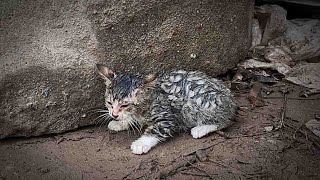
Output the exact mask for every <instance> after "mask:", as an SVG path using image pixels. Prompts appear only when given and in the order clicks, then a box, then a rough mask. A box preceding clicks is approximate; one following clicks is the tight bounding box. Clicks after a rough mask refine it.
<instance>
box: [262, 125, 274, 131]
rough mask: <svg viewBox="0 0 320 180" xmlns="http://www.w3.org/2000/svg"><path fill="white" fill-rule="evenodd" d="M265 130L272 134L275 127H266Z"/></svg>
mask: <svg viewBox="0 0 320 180" xmlns="http://www.w3.org/2000/svg"><path fill="white" fill-rule="evenodd" d="M264 130H265V131H266V132H271V131H272V130H273V126H266V127H264Z"/></svg>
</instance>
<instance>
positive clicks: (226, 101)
mask: <svg viewBox="0 0 320 180" xmlns="http://www.w3.org/2000/svg"><path fill="white" fill-rule="evenodd" d="M97 68H98V72H99V74H100V75H101V76H102V77H103V78H104V79H105V82H106V86H107V88H106V93H105V105H106V107H107V108H108V110H109V115H110V116H111V117H112V118H113V120H112V121H111V122H110V123H109V124H108V128H109V129H110V130H114V131H122V130H126V129H129V127H130V126H131V127H135V128H137V126H138V127H146V129H145V131H144V133H143V134H142V136H141V137H140V138H139V139H138V140H136V141H134V142H133V143H132V144H131V150H132V152H133V153H134V154H143V153H147V152H148V151H149V150H150V149H151V148H152V147H154V146H155V145H157V144H158V143H159V142H163V141H165V140H166V139H168V138H170V137H172V136H173V135H174V134H175V133H178V132H181V131H189V130H191V135H192V137H193V138H201V137H203V136H205V135H207V134H208V133H210V132H214V131H218V130H221V129H223V128H226V127H227V126H229V125H230V124H231V123H232V120H233V118H234V116H235V113H236V110H237V106H236V104H235V102H234V99H233V96H232V94H231V92H230V90H229V89H228V88H227V87H226V86H224V85H223V83H222V82H221V81H219V80H217V79H214V78H210V77H208V76H207V75H205V74H204V73H202V72H199V71H191V72H187V71H183V70H179V71H172V72H169V73H163V74H161V75H159V76H156V75H148V76H145V77H144V76H141V75H127V74H116V73H114V72H113V71H112V70H110V69H109V68H107V67H106V66H104V65H102V64H97Z"/></svg>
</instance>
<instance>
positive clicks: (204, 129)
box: [191, 125, 218, 139]
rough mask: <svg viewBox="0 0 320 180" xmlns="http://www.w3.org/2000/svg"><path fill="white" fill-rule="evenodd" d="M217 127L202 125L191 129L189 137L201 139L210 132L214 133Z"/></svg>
mask: <svg viewBox="0 0 320 180" xmlns="http://www.w3.org/2000/svg"><path fill="white" fill-rule="evenodd" d="M217 129H218V126H216V125H202V126H196V127H194V128H192V129H191V135H192V137H193V138H196V139H198V138H202V137H203V136H205V135H207V134H208V133H210V132H213V131H216V130H217Z"/></svg>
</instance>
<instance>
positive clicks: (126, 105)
mask: <svg viewBox="0 0 320 180" xmlns="http://www.w3.org/2000/svg"><path fill="white" fill-rule="evenodd" d="M129 105H130V104H122V105H121V107H122V108H126V107H128V106H129Z"/></svg>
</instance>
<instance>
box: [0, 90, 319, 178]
mask: <svg viewBox="0 0 320 180" xmlns="http://www.w3.org/2000/svg"><path fill="white" fill-rule="evenodd" d="M265 89H268V91H271V90H273V93H271V94H270V95H268V96H265V98H264V100H265V104H264V106H262V107H255V108H252V107H251V105H250V104H249V102H248V101H247V95H248V94H247V93H245V92H241V93H236V96H237V99H238V101H239V105H240V107H241V110H240V111H239V116H238V118H237V123H235V124H234V125H233V126H232V127H230V128H228V129H227V130H226V131H225V134H227V135H228V136H229V137H230V138H228V139H226V138H225V137H222V136H220V135H218V134H212V135H210V136H207V137H205V138H202V139H198V140H196V139H193V138H192V137H191V136H190V135H189V134H181V135H179V136H177V137H176V138H174V139H172V140H170V141H168V142H166V143H163V144H161V145H158V146H157V147H156V148H154V149H153V150H151V151H150V152H149V153H148V154H146V155H134V154H132V153H131V151H130V148H129V147H130V144H131V142H132V141H134V140H135V139H137V138H138V136H139V135H138V134H137V133H136V134H135V133H134V132H120V133H114V132H110V131H108V130H107V129H106V127H105V125H102V126H100V125H97V126H94V127H88V128H83V129H80V130H77V131H74V132H68V133H65V134H57V135H49V136H45V137H36V138H28V139H24V138H23V139H21V138H14V139H6V140H1V141H0V152H1V153H0V167H1V168H0V179H159V178H160V179H320V147H319V144H320V138H318V137H316V136H315V135H313V134H312V133H311V132H310V131H309V130H307V129H306V128H305V126H304V125H303V124H304V123H305V122H307V121H308V120H310V119H312V118H314V117H315V115H319V114H320V96H317V95H315V96H311V97H309V98H306V99H303V98H300V97H299V96H298V93H299V92H300V91H301V90H302V88H301V87H298V86H294V85H290V84H284V85H281V84H280V85H277V86H270V87H267V86H265ZM283 89H286V90H289V93H288V94H287V95H286V98H283V97H284V95H283V94H282V93H281V92H280V90H283ZM284 107H285V108H284ZM283 110H285V113H284V111H283ZM282 117H283V118H282ZM281 122H283V123H281ZM281 124H282V127H281ZM268 126H273V127H280V128H279V129H277V128H275V129H274V130H272V131H271V132H266V131H265V127H268Z"/></svg>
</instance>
